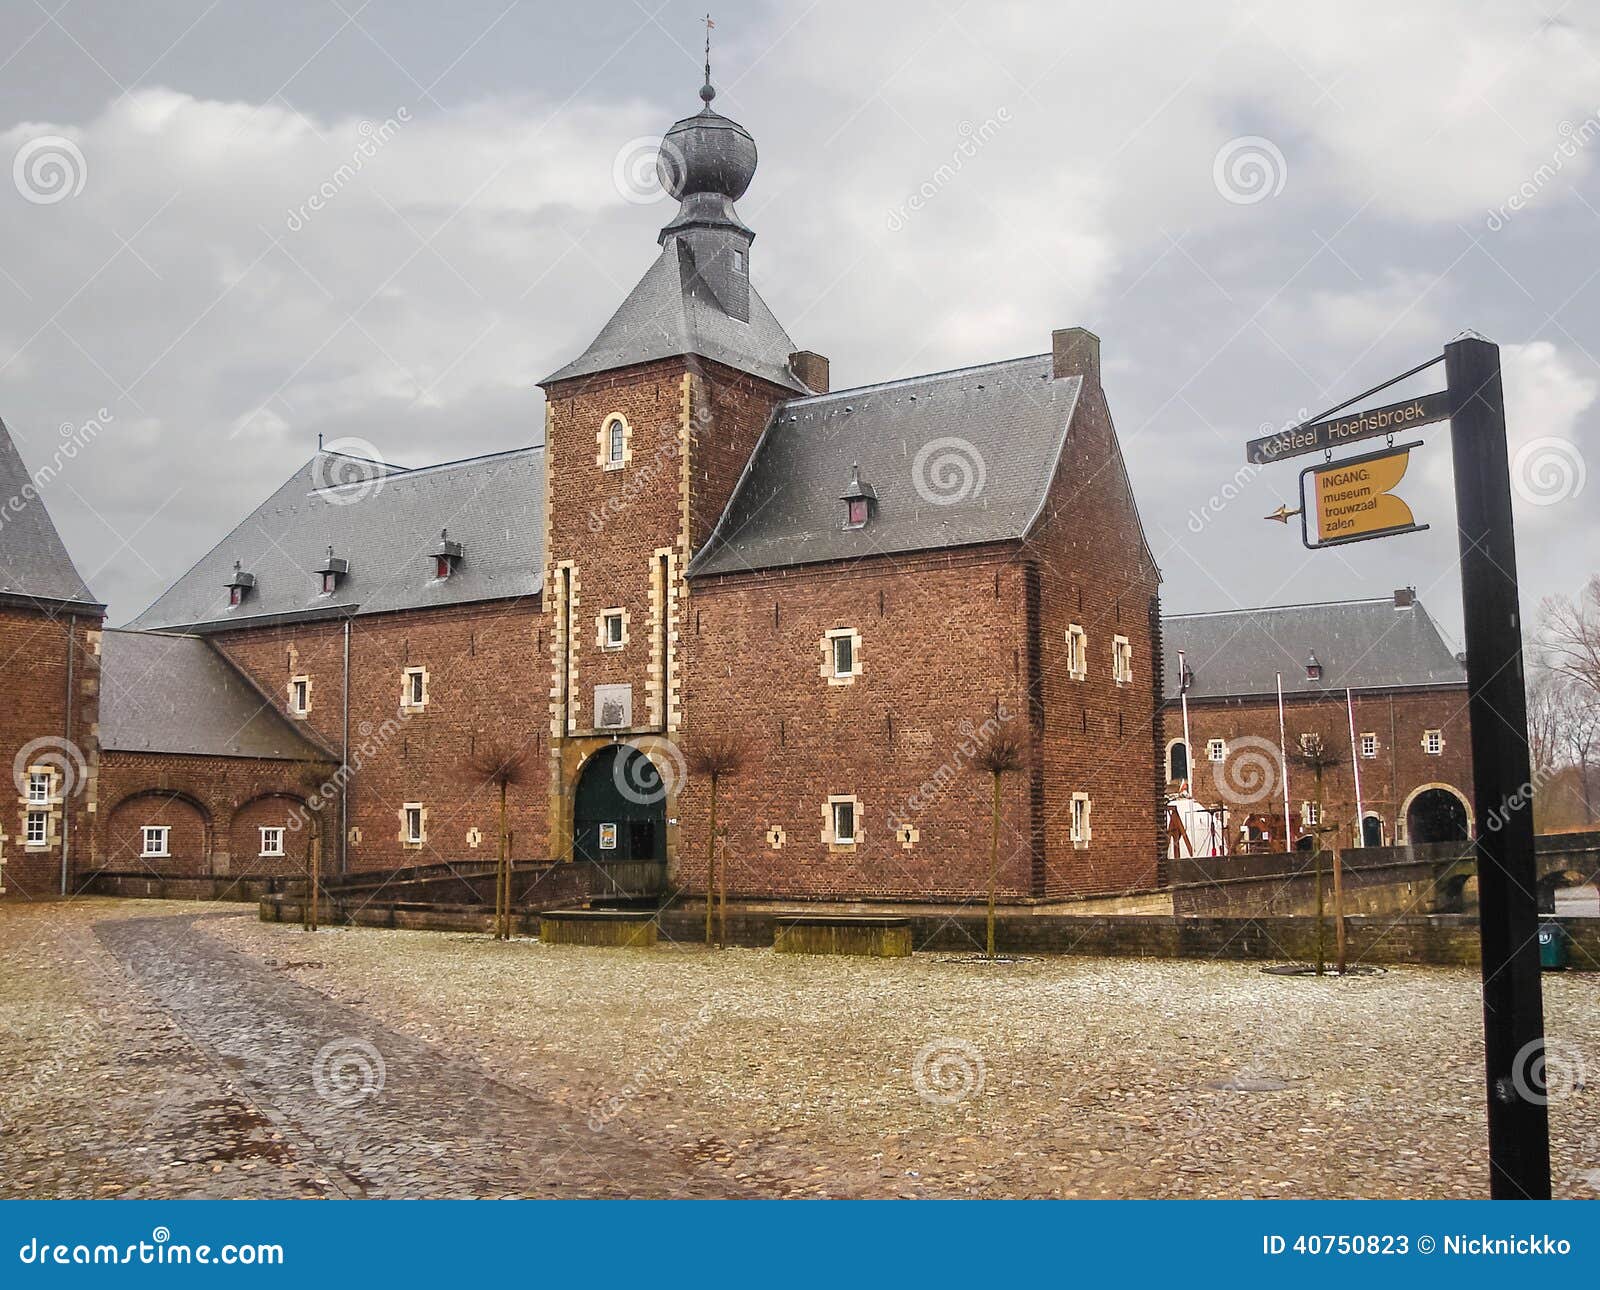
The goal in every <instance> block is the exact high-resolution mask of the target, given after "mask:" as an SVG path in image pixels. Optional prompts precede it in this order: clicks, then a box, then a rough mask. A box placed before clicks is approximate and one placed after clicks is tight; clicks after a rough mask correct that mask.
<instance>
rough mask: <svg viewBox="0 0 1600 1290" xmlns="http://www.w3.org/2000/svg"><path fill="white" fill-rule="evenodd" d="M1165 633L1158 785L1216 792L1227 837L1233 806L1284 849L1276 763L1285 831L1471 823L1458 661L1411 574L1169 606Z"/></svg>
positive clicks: (1373, 833) (1370, 833)
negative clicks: (1351, 587) (1294, 597)
mask: <svg viewBox="0 0 1600 1290" xmlns="http://www.w3.org/2000/svg"><path fill="white" fill-rule="evenodd" d="M1163 646H1164V649H1165V651H1166V664H1165V667H1164V669H1163V671H1164V676H1165V685H1166V694H1165V703H1164V705H1163V708H1162V724H1163V727H1164V738H1163V757H1162V765H1163V772H1164V775H1165V778H1166V780H1167V785H1168V789H1169V791H1170V792H1173V793H1177V792H1180V791H1181V790H1183V789H1184V788H1186V787H1187V788H1189V789H1190V790H1191V791H1192V794H1193V797H1194V798H1195V800H1196V801H1197V802H1198V803H1200V804H1201V805H1202V806H1204V807H1207V808H1210V809H1212V810H1216V809H1218V808H1226V809H1227V810H1228V812H1229V820H1230V825H1231V827H1230V830H1229V833H1230V838H1229V847H1230V850H1231V849H1233V848H1234V847H1235V846H1236V845H1237V840H1238V835H1239V832H1240V829H1241V828H1242V824H1243V821H1244V820H1246V819H1252V820H1255V821H1256V823H1257V824H1259V825H1260V826H1261V827H1262V828H1263V829H1265V830H1266V831H1267V833H1268V834H1269V836H1270V838H1271V839H1274V840H1275V841H1274V842H1273V844H1272V846H1271V847H1270V849H1273V850H1281V849H1282V842H1283V837H1284V828H1283V823H1282V821H1283V812H1284V807H1283V781H1282V777H1281V776H1282V768H1283V763H1286V764H1287V770H1288V779H1289V815H1290V824H1291V830H1290V831H1291V832H1292V833H1293V834H1294V839H1293V840H1294V841H1295V843H1297V844H1302V843H1304V844H1306V845H1309V843H1306V842H1305V839H1307V838H1309V836H1310V835H1311V833H1312V831H1313V830H1315V829H1316V828H1318V827H1319V826H1332V827H1335V828H1336V829H1337V830H1338V833H1339V836H1340V838H1341V839H1342V841H1343V844H1344V845H1346V846H1386V845H1404V844H1407V843H1423V842H1450V841H1458V840H1465V839H1467V838H1469V837H1471V836H1473V834H1474V832H1475V830H1476V829H1477V827H1478V823H1477V821H1476V820H1474V819H1473V814H1472V753H1471V739H1470V728H1469V724H1468V715H1467V676H1466V669H1465V667H1464V665H1463V663H1462V662H1461V660H1460V659H1459V658H1457V657H1456V656H1455V655H1454V654H1453V653H1452V652H1451V651H1450V649H1449V647H1448V646H1447V645H1446V644H1445V643H1444V639H1443V637H1442V636H1441V635H1440V634H1439V628H1438V626H1437V625H1436V624H1435V623H1434V621H1433V618H1432V617H1431V616H1430V615H1429V613H1428V611H1427V610H1426V609H1425V608H1423V605H1422V602H1421V601H1420V600H1418V599H1417V595H1416V591H1415V589H1413V588H1403V589H1401V590H1398V591H1396V592H1395V593H1394V594H1393V595H1392V596H1384V597H1381V598H1377V599H1369V600H1347V601H1334V602H1330V603H1325V604H1311V605H1285V606H1281V607H1273V608H1265V609H1240V610H1224V611H1221V612H1213V613H1201V614H1177V615H1172V616H1169V617H1167V618H1166V619H1165V620H1164V623H1163ZM1180 651H1181V652H1182V655H1183V661H1182V666H1181V668H1180V664H1179V653H1180ZM1280 678H1281V684H1282V687H1283V722H1282V731H1281V732H1280V728H1279V718H1278V685H1279V683H1280ZM1347 689H1348V691H1349V701H1348V703H1347V700H1346V690H1347ZM1185 698H1187V700H1188V710H1189V741H1188V744H1185V741H1184V726H1183V701H1184V699H1185ZM1352 712H1353V714H1354V730H1353V731H1352V728H1351V727H1352V720H1351V714H1352ZM1280 733H1281V735H1282V741H1281V744H1280ZM1352 736H1353V737H1352ZM1284 752H1286V753H1287V756H1284V755H1283V753H1284ZM1319 762H1320V763H1322V765H1321V770H1322V775H1321V779H1322V787H1321V800H1320V803H1319V800H1318V788H1317V764H1318V763H1319ZM1358 776H1359V780H1360V782H1359V784H1358V783H1357V777H1358ZM1319 807H1320V809H1319ZM1319 816H1320V817H1322V818H1319Z"/></svg>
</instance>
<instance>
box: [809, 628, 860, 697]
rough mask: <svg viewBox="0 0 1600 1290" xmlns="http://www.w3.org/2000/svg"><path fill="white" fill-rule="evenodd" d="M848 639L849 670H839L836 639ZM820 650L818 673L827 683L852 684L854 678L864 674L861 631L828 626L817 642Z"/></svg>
mask: <svg viewBox="0 0 1600 1290" xmlns="http://www.w3.org/2000/svg"><path fill="white" fill-rule="evenodd" d="M845 639H848V640H849V641H850V670H849V671H848V672H840V671H838V670H837V667H838V654H837V647H836V646H835V645H834V642H835V641H837V640H845ZM817 645H818V648H819V649H821V651H822V666H821V667H820V668H819V669H818V675H820V676H821V677H822V678H823V680H825V681H827V683H828V684H829V685H854V684H855V681H856V678H857V677H858V676H861V675H863V674H864V671H865V669H864V668H863V667H862V664H861V633H860V632H859V631H857V630H856V629H855V628H854V627H830V628H829V629H828V630H827V631H825V632H824V633H823V634H822V639H821V640H820V641H818V642H817Z"/></svg>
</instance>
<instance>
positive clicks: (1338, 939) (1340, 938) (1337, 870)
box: [1333, 843, 1345, 976]
mask: <svg viewBox="0 0 1600 1290" xmlns="http://www.w3.org/2000/svg"><path fill="white" fill-rule="evenodd" d="M1333 943H1334V954H1335V955H1336V959H1335V961H1336V963H1337V966H1338V971H1339V975H1340V976H1343V975H1344V969H1345V944H1344V866H1343V865H1342V864H1341V863H1340V861H1339V845H1338V843H1335V844H1334V847H1333Z"/></svg>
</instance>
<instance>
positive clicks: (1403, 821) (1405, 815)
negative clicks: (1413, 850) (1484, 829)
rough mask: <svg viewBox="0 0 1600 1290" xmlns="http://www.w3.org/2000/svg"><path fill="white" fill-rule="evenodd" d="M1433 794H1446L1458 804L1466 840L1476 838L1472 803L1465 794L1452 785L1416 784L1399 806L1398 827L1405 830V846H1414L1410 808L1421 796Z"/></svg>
mask: <svg viewBox="0 0 1600 1290" xmlns="http://www.w3.org/2000/svg"><path fill="white" fill-rule="evenodd" d="M1435 792H1437V793H1446V794H1448V795H1449V796H1451V797H1453V798H1454V799H1455V800H1456V802H1457V803H1459V805H1460V807H1461V810H1462V811H1463V812H1464V814H1465V818H1466V836H1467V838H1472V837H1474V836H1476V829H1475V828H1474V821H1473V818H1472V803H1471V801H1469V800H1468V798H1467V796H1466V794H1465V793H1463V792H1462V791H1461V790H1460V789H1459V788H1457V787H1456V786H1455V785H1454V784H1442V783H1433V784H1418V785H1417V786H1416V787H1415V788H1413V789H1412V790H1411V792H1410V793H1408V794H1407V795H1406V800H1405V801H1404V802H1402V803H1401V804H1400V811H1399V816H1398V822H1399V826H1400V827H1401V828H1403V829H1404V830H1405V837H1404V838H1403V839H1402V841H1403V842H1404V843H1405V845H1407V846H1411V845H1413V844H1414V841H1415V840H1414V839H1413V837H1412V818H1411V813H1412V807H1413V806H1414V805H1416V803H1417V802H1418V800H1419V799H1421V798H1422V795H1423V794H1424V793H1435Z"/></svg>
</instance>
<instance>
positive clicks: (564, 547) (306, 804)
mask: <svg viewBox="0 0 1600 1290" xmlns="http://www.w3.org/2000/svg"><path fill="white" fill-rule="evenodd" d="M701 98H702V101H703V107H702V108H701V110H700V111H699V112H697V113H696V114H694V115H692V116H690V117H687V118H685V119H684V120H681V121H679V122H677V123H676V124H674V125H673V126H672V128H671V129H670V130H669V131H668V132H667V134H666V137H665V139H664V141H663V144H662V149H661V159H660V173H661V176H662V180H663V184H664V185H665V187H666V188H667V189H668V191H669V192H670V193H671V195H672V196H673V197H674V198H676V199H677V201H678V203H679V208H678V211H677V213H676V215H675V216H674V218H673V219H672V220H671V221H670V222H669V223H668V224H667V225H666V226H665V227H664V228H662V229H661V231H660V235H659V238H658V243H659V247H660V251H659V254H658V255H657V257H656V259H655V260H654V262H653V263H652V264H651V265H650V267H649V268H648V269H647V270H646V272H645V273H644V275H643V277H642V278H641V279H640V280H639V282H638V284H637V286H635V287H634V289H633V290H632V292H631V293H629V295H628V296H627V298H626V299H625V300H624V301H623V302H622V304H621V306H620V307H619V308H618V309H617V311H616V313H615V314H614V316H613V317H612V318H611V319H610V321H609V322H607V323H606V325H605V326H604V327H603V328H602V329H601V330H600V333H599V335H598V336H596V337H595V338H594V340H593V341H592V343H590V344H589V345H588V346H587V347H586V348H584V349H583V350H582V351H581V353H579V354H578V355H577V357H575V358H574V359H573V360H572V361H571V362H569V363H567V364H566V365H565V366H563V367H561V368H560V369H559V370H558V371H556V372H554V373H552V374H551V375H549V376H548V377H547V378H546V379H545V380H544V381H543V382H542V386H543V390H544V395H545V405H546V413H545V427H544V436H543V443H542V445H540V446H537V447H531V448H519V449H516V450H514V451H510V452H506V453H501V454H497V455H493V456H488V457H482V458H475V459H472V460H469V461H459V462H451V463H446V464H444V465H439V466H434V467H427V468H422V469H412V470H408V469H402V468H399V467H395V466H392V465H389V464H387V463H383V462H378V461H368V460H364V459H360V458H353V457H347V456H340V455H338V454H334V453H330V452H321V451H319V452H318V454H317V455H316V456H314V457H313V458H312V459H311V460H310V461H309V462H307V463H306V465H305V466H303V467H302V468H301V469H300V470H299V471H297V472H296V473H295V475H294V476H292V477H291V478H290V479H289V480H288V481H286V482H285V483H284V485H283V486H282V487H280V488H279V489H278V490H277V491H276V492H275V493H274V494H273V495H272V496H271V497H269V498H268V499H267V500H266V501H265V502H264V503H263V504H262V505H261V506H259V507H258V508H257V509H256V510H255V511H254V512H253V513H252V514H251V515H249V516H248V517H246V519H245V520H244V521H242V522H241V523H240V524H239V525H238V526H237V527H236V528H235V529H234V530H233V531H232V532H231V533H229V534H228V535H227V536H226V537H224V538H223V540H222V541H220V542H219V543H218V545H217V546H216V547H215V548H214V549H213V550H212V551H210V552H209V553H208V554H206V555H205V556H203V557H202V558H201V559H200V560H199V561H198V562H196V564H195V565H194V566H193V568H191V569H190V570H189V571H188V572H187V573H185V574H184V575H183V576H182V577H180V578H179V579H178V581H177V582H176V583H175V584H174V585H173V586H172V587H171V588H170V589H169V590H168V591H166V592H165V593H164V594H163V595H162V596H161V597H160V598H159V599H158V600H157V601H156V602H155V603H154V604H153V605H151V606H150V608H149V609H147V610H146V611H145V612H144V613H142V614H141V615H139V617H138V618H137V619H136V620H135V621H134V622H133V623H131V624H130V625H129V627H130V630H128V631H125V632H117V633H109V634H108V637H107V639H108V642H109V644H108V646H107V656H108V666H111V667H114V670H115V671H116V673H117V675H116V677H115V678H114V679H108V682H107V689H108V702H107V722H106V725H107V729H106V731H105V734H106V739H105V749H106V750H105V753H104V761H105V772H104V777H103V778H104V781H105V782H103V783H102V784H101V792H100V800H101V801H102V802H103V803H104V809H103V810H102V811H101V812H100V824H99V829H98V832H97V835H96V839H95V841H96V848H95V854H94V857H93V860H92V866H93V867H94V868H95V869H96V870H97V872H98V873H99V874H100V875H101V876H102V877H106V876H109V877H117V876H121V877H123V878H127V879H129V880H136V879H138V878H139V877H140V876H143V877H144V878H145V879H147V880H151V881H154V880H162V881H165V880H168V879H171V880H174V881H176V880H179V879H184V880H197V881H198V880H216V879H219V878H227V877H229V876H231V875H245V874H257V875H259V874H265V873H270V872H272V871H274V870H276V871H277V872H280V873H285V874H287V873H294V872H299V871H301V868H302V867H303V864H304V855H305V848H306V847H307V846H309V845H310V844H311V839H312V838H315V839H317V841H318V843H319V845H320V846H321V847H322V851H323V855H324V857H325V860H324V864H325V868H327V869H328V871H329V872H339V871H345V872H351V873H359V872H382V871H386V870H396V869H401V868H405V867H408V866H415V865H427V864H437V863H449V862H455V861H459V860H463V859H472V858H484V857H492V855H493V854H494V846H495V836H496V828H497V824H496V811H497V798H496V795H495V794H494V793H492V792H490V791H488V790H487V789H486V787H485V786H484V784H483V783H481V782H476V781H474V780H473V778H472V776H471V773H470V766H471V765H472V763H473V760H474V758H475V757H476V756H477V755H478V754H479V753H480V752H482V751H483V750H486V749H489V750H496V751H500V750H506V749H511V750H520V751H521V752H522V753H524V754H525V755H526V756H527V757H529V758H531V759H532V760H533V762H534V764H536V765H537V766H538V767H539V774H538V777H537V779H536V781H534V782H528V783H524V784H521V785H518V786H515V787H513V788H512V789H511V790H510V791H509V794H508V798H509V800H508V807H509V816H510V818H509V822H508V823H509V829H510V832H511V834H512V839H513V842H512V851H513V854H514V855H515V856H517V858H518V859H519V860H540V861H551V862H557V863H560V862H565V861H568V860H574V859H575V860H579V861H586V862H591V861H592V862H598V863H601V864H604V863H607V862H611V861H615V862H619V863H621V862H627V863H633V862H647V863H648V862H651V861H660V862H664V863H665V865H666V873H667V878H668V881H669V883H670V884H671V885H672V886H673V887H675V888H676V889H679V890H682V891H687V892H690V893H693V892H696V891H703V890H704V889H705V886H706V882H707V857H708V852H709V850H710V849H711V847H712V846H713V845H715V846H716V847H717V848H719V852H720V856H721V861H720V866H721V873H722V875H723V877H724V880H725V881H726V884H727V888H728V891H729V894H730V895H732V896H734V897H739V898H750V899H763V898H775V899H898V900H923V901H959V900H966V899H970V898H972V897H974V896H978V895H981V894H983V893H984V892H986V891H987V889H988V886H989V869H990V848H991V828H992V826H991V804H992V801H993V795H994V792H995V786H996V784H998V820H999V850H998V888H999V892H1000V895H1001V898H1002V899H1006V900H1010V901H1043V900H1051V899H1058V898H1064V897H1070V896H1074V895H1080V894H1085V893H1093V892H1105V891H1118V890H1127V889H1136V888H1145V887H1149V886H1152V885H1154V884H1155V883H1156V882H1157V880H1158V876H1159V875H1158V864H1159V856H1160V854H1161V844H1162V839H1163V836H1164V834H1163V818H1164V817H1163V808H1162V804H1161V791H1160V790H1161V786H1162V785H1161V779H1160V775H1159V771H1158V769H1157V761H1158V757H1159V754H1160V752H1161V726H1160V721H1159V719H1158V708H1159V701H1160V696H1161V660H1162V652H1161V645H1160V627H1161V619H1160V611H1159V601H1158V590H1159V573H1158V571H1157V569H1156V567H1155V564H1154V561H1153V559H1152V556H1151V552H1150V549H1149V547H1148V544H1147V543H1146V541H1145V537H1144V533H1143V531H1142V528H1141V524H1140V519H1139V514H1138V510H1137V507H1136V505H1135V502H1134V498H1133V495H1132V491H1131V489H1130V486H1129V482H1128V477H1127V473H1126V471H1125V469H1124V465H1123V460H1122V455H1121V451H1120V448H1119V445H1118V442H1117V436H1116V432H1115V430H1114V428H1113V425H1112V419H1111V413H1110V409H1109V406H1108V403H1107V399H1106V395H1105V392H1104V390H1103V389H1102V386H1101V367H1100V350H1099V344H1100V343H1099V340H1098V339H1097V338H1096V337H1095V336H1094V335H1093V334H1092V333H1090V332H1089V331H1087V330H1085V329H1083V328H1078V327H1072V328H1066V329H1062V330H1058V331H1056V332H1054V333H1053V334H1052V336H1051V338H1050V343H1049V347H1048V349H1047V350H1046V351H1045V352H1042V353H1039V354H1035V355H1030V356H1026V357H1021V358H1013V359H1009V360H1006V361H1000V362H990V363H985V364H982V365H979V366H974V367H967V368H963V369H960V370H956V371H948V372H940V373H935V374H931V375H927V376H920V377H914V378H909V379H900V380H892V381H887V382H883V383H880V384H876V385H869V386H864V387H859V388H853V389H847V390H831V389H830V388H829V364H828V361H827V360H826V359H825V358H823V357H821V356H820V355H819V354H817V353H815V352H811V351H808V350H804V349H801V348H800V347H799V346H798V345H797V344H796V343H795V342H794V341H793V340H792V339H791V338H790V336H789V335H788V333H787V332H786V331H785V330H784V328H783V326H782V324H781V323H780V322H779V321H778V320H777V318H776V317H775V316H774V314H773V312H772V310H771V309H770V308H769V307H768V306H767V304H766V302H765V301H764V300H763V299H762V298H761V296H760V294H759V293H758V292H757V290H756V288H755V286H754V284H753V281H752V272H753V268H754V264H755V259H754V255H753V242H754V240H755V234H754V232H753V231H752V230H751V229H750V228H749V227H748V226H746V225H745V224H744V222H743V221H742V219H741V218H740V216H739V214H738V212H737V210H736V208H735V203H736V202H737V201H738V200H739V199H740V198H741V197H742V196H743V195H744V193H745V191H746V189H747V188H748V187H749V185H750V183H751V181H752V179H753V177H754V174H755V169H756V148H755V143H754V141H753V139H752V138H751V136H750V134H749V133H748V132H747V131H746V130H745V129H744V128H743V127H742V126H740V125H738V124H736V123H735V122H733V121H731V120H729V119H728V118H726V117H725V116H723V115H721V114H720V113H718V112H717V111H716V110H715V109H714V107H713V100H714V98H715V91H714V90H713V89H712V87H711V86H710V85H709V84H708V85H707V86H706V87H705V88H704V89H702V91H701ZM1042 340H1043V336H1042V334H1041V341H1042ZM110 696H114V699H113V698H111V697H110ZM991 752H1002V753H1004V754H1005V755H1004V756H1001V757H998V758H997V759H994V758H991V757H990V753H991ZM991 760H995V761H997V762H998V764H999V766H1000V769H999V770H998V771H995V770H992V769H990V768H989V763H990V761H991ZM713 769H716V771H717V773H716V774H715V776H714V775H713V773H712V771H713ZM713 782H715V785H716V795H717V797H716V837H715V839H713V837H712V827H711V798H712V788H713Z"/></svg>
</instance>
